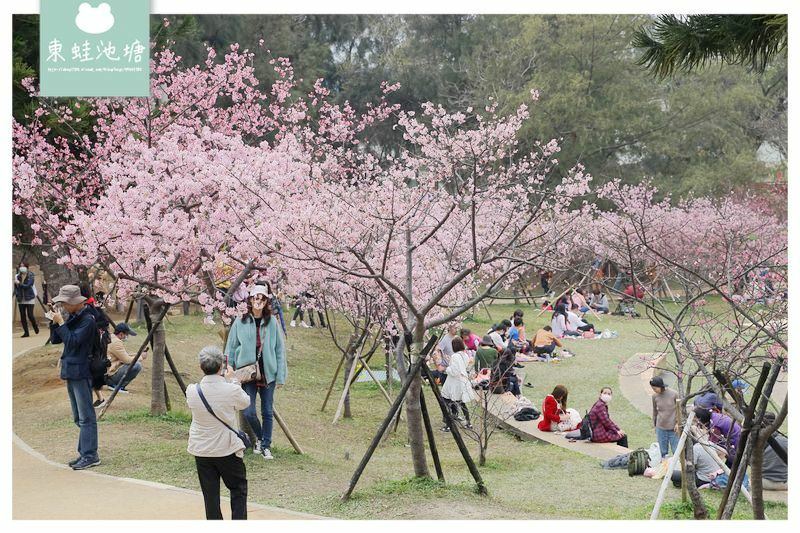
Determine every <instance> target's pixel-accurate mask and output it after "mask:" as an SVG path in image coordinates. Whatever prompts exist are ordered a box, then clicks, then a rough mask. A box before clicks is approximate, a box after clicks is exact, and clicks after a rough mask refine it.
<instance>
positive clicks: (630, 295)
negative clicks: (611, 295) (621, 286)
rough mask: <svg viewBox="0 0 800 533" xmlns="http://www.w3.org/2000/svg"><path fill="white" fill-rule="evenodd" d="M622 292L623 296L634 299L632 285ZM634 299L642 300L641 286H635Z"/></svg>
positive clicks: (642, 290)
mask: <svg viewBox="0 0 800 533" xmlns="http://www.w3.org/2000/svg"><path fill="white" fill-rule="evenodd" d="M623 292H624V293H625V296H627V297H628V298H633V297H634V291H633V285H628V286H627V287H625V290H624V291H623ZM636 298H637V299H639V300H641V299H642V298H644V289H643V288H642V286H641V285H637V286H636Z"/></svg>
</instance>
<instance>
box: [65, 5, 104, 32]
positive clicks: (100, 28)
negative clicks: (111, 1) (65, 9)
mask: <svg viewBox="0 0 800 533" xmlns="http://www.w3.org/2000/svg"><path fill="white" fill-rule="evenodd" d="M75 25H76V26H77V27H78V29H79V30H81V31H83V32H85V33H91V34H95V35H96V34H99V33H105V32H107V31H108V30H110V29H111V28H112V27H113V26H114V15H113V14H112V13H111V6H110V5H108V4H106V3H105V2H103V3H102V4H100V5H99V6H97V7H92V6H91V4H89V3H88V2H84V3H82V4H81V5H80V6H78V15H77V16H76V17H75Z"/></svg>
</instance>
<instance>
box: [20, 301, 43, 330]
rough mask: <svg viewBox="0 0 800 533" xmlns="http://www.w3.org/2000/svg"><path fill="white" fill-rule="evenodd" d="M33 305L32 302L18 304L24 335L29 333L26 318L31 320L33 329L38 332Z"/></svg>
mask: <svg viewBox="0 0 800 533" xmlns="http://www.w3.org/2000/svg"><path fill="white" fill-rule="evenodd" d="M33 307H34V304H19V318H20V320H21V321H22V331H24V332H25V335H29V333H28V320H30V321H31V326H33V331H35V332H36V333H39V324H37V323H36V318H35V317H34V316H33ZM26 315H27V316H26Z"/></svg>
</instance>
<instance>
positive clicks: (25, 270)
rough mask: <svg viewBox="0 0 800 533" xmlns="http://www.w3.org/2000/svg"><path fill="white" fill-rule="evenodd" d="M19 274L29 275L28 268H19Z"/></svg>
mask: <svg viewBox="0 0 800 533" xmlns="http://www.w3.org/2000/svg"><path fill="white" fill-rule="evenodd" d="M19 273H20V274H27V273H28V268H27V267H19Z"/></svg>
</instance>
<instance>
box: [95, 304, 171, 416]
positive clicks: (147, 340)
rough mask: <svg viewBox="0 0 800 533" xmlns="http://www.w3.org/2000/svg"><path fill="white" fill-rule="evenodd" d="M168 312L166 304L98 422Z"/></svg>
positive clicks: (107, 402)
mask: <svg viewBox="0 0 800 533" xmlns="http://www.w3.org/2000/svg"><path fill="white" fill-rule="evenodd" d="M167 311H169V304H164V310H163V311H161V314H160V315H158V318H157V319H156V321H155V325H154V327H153V328H151V329H150V331H149V332H148V333H147V337H145V339H144V342H142V345H141V346H140V347H139V350H138V351H137V352H136V355H135V356H134V357H133V361H131V364H130V365H128V368H127V369H126V370H125V374H123V376H122V379H120V380H119V382H118V383H117V386H116V387H114V390H113V391H112V392H111V396H109V397H108V400H106V404H105V405H104V406H103V408H102V409H100V412H99V413H98V415H97V419H98V420H100V419H101V418H103V415H104V414H105V413H106V411H107V410H108V408H109V406H110V405H111V402H113V401H114V398H116V397H117V393H118V392H119V389H120V388H121V385H122V384H123V383H125V378H126V377H128V372H130V371H131V368H133V365H135V364H136V362H137V361H138V360H139V358H140V357H141V356H142V354H143V353H144V349H145V347H146V346H147V345H148V344H150V341H151V340H152V339H153V333H155V331H156V328H157V327H158V326H159V325H160V324H161V321H162V320H164V317H165V316H167Z"/></svg>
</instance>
